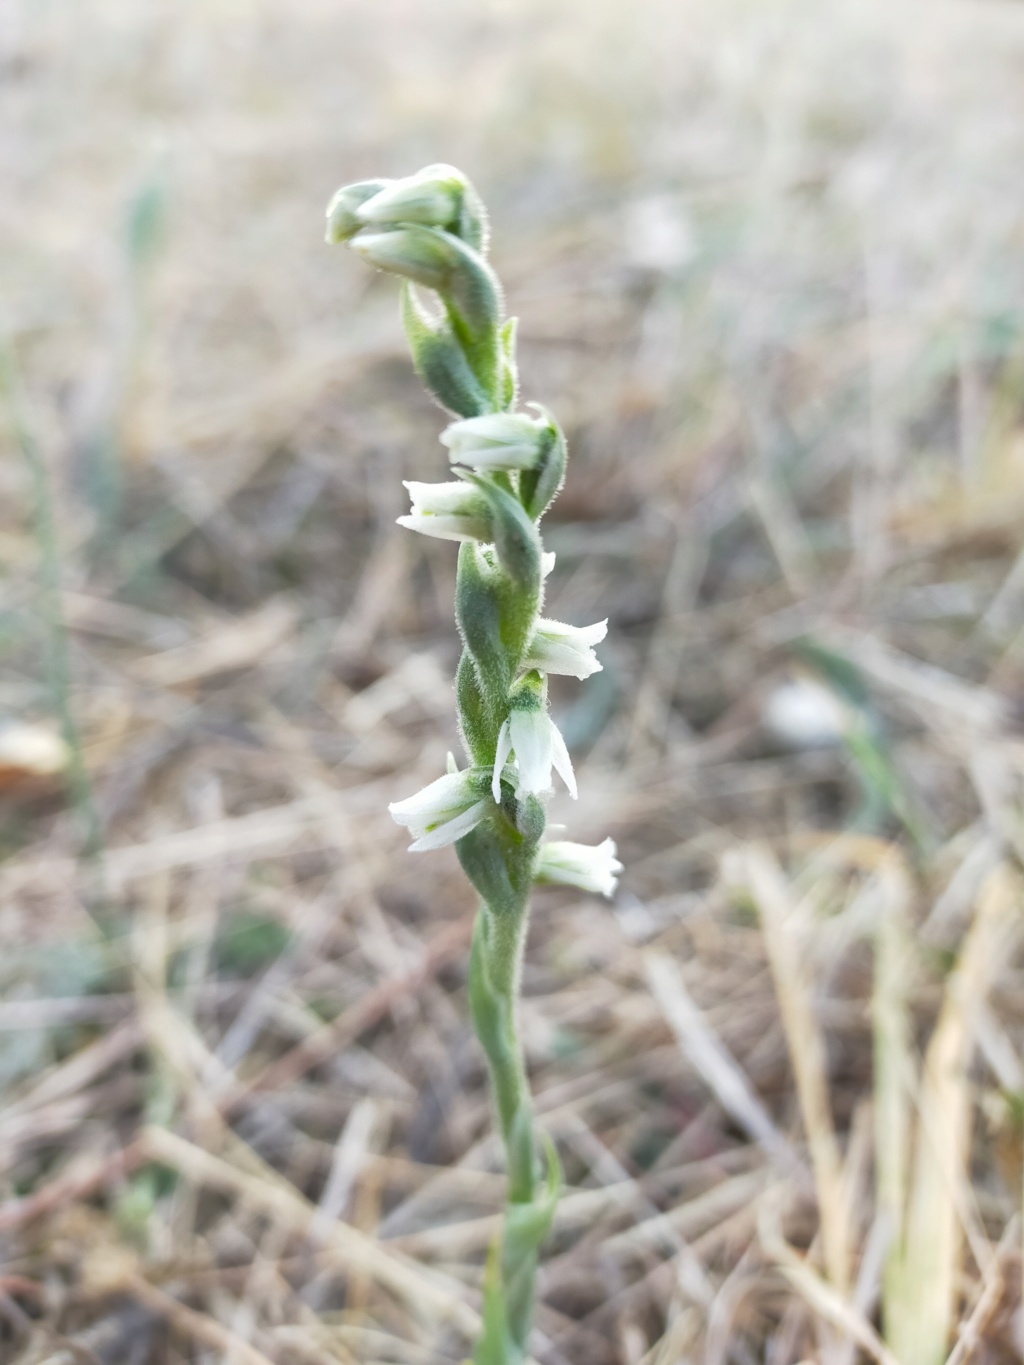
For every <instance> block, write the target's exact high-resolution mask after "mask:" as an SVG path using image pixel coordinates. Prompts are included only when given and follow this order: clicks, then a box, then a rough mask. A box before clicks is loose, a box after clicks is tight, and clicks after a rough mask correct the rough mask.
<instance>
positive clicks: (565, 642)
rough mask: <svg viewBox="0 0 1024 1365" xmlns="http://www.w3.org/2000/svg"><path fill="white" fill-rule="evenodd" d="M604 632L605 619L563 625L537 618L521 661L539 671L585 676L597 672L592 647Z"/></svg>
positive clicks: (605, 629) (606, 631) (572, 676)
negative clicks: (591, 622) (524, 657)
mask: <svg viewBox="0 0 1024 1365" xmlns="http://www.w3.org/2000/svg"><path fill="white" fill-rule="evenodd" d="M607 634H608V622H607V620H604V621H598V622H597V623H596V624H595V625H593V626H567V625H564V624H563V623H562V622H561V621H545V620H538V622H537V626H536V630H535V631H534V635H533V639H532V640H531V641H530V646H529V649H528V650H527V651H526V659H525V660H524V662H525V664H526V666H527V668H537V669H540V671H541V672H542V673H564V674H567V675H568V676H569V677H570V678H589V677H590V675H591V674H592V673H600V672H601V664H600V663H599V662H598V658H597V655H596V654H595V653H594V649H593V646H594V645H596V644H599V643H600V642H601V641H602V640H603V639H604V637H605V636H606V635H607Z"/></svg>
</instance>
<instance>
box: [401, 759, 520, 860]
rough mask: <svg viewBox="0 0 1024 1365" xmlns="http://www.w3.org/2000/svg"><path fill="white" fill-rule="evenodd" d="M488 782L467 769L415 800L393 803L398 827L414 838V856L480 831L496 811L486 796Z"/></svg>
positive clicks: (434, 784) (450, 775) (448, 776)
mask: <svg viewBox="0 0 1024 1365" xmlns="http://www.w3.org/2000/svg"><path fill="white" fill-rule="evenodd" d="M486 791H487V783H486V778H484V779H483V780H482V779H481V775H480V774H479V773H478V772H474V771H473V770H472V769H467V770H466V771H465V772H461V773H445V775H444V777H439V778H438V779H437V780H436V781H435V782H431V783H430V785H429V786H426V787H424V788H423V790H422V791H418V792H417V793H416V795H415V796H407V797H406V798H405V800H404V801H393V802H392V803H391V805H390V806H388V810H389V811H390V812H391V818H392V819H393V820H394V822H395V823H396V824H398V825H404V826H405V827H406V829H407V830H408V831H409V833H410V834H411V835H412V836H413V840H414V842H413V843H411V844H410V845H409V851H410V852H411V853H424V852H426V851H427V850H428V849H432V848H444V846H445V845H446V844H454V843H455V841H456V840H457V839H461V838H462V836H463V835H464V834H468V833H469V831H470V830H471V829H476V827H477V825H478V824H479V823H480V821H481V820H483V819H484V818H485V817H486V816H487V815H488V814H489V812H491V811H492V810H493V809H494V807H493V805H492V804H491V802H490V800H489V798H488V797H487V796H486V795H485V793H486Z"/></svg>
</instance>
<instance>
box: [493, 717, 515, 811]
mask: <svg viewBox="0 0 1024 1365" xmlns="http://www.w3.org/2000/svg"><path fill="white" fill-rule="evenodd" d="M511 752H512V740H511V738H510V736H509V725H508V721H507V720H506V721H505V722H504V724H503V725H502V727H501V729H500V730H499V731H498V747H497V749H496V751H495V754H494V775H493V777H492V778H491V795H492V796H493V797H494V800H495V803H496V804H497V803H499V802H500V801H501V774H502V770H503V768H504V767H505V764H506V763H507V762H508V756H509V754H510V753H511Z"/></svg>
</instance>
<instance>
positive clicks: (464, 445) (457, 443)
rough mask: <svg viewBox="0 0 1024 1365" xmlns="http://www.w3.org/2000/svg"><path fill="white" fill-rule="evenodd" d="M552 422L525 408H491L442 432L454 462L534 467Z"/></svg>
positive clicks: (487, 466)
mask: <svg viewBox="0 0 1024 1365" xmlns="http://www.w3.org/2000/svg"><path fill="white" fill-rule="evenodd" d="M549 430H550V423H548V422H547V421H545V420H543V419H540V420H538V419H537V418H535V417H527V416H526V414H525V413H523V412H489V413H487V414H486V415H485V416H483V417H469V418H467V419H466V420H465V421H461V422H452V423H451V425H450V426H448V427H446V428H445V429H444V431H442V433H441V438H440V439H441V444H442V445H444V446H447V447H448V458H449V460H451V462H452V464H464V465H472V466H473V468H474V469H483V470H491V469H534V468H535V467H536V465H537V461H538V460H539V458H540V455H541V451H542V450H543V449H544V440H543V438H544V434H545V432H547V431H549Z"/></svg>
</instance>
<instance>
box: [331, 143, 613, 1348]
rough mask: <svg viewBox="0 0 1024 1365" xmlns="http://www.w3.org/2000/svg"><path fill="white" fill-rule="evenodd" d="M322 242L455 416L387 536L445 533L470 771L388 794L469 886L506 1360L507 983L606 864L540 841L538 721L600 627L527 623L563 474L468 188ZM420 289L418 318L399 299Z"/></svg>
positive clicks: (522, 1312) (397, 185) (365, 196)
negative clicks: (543, 913)
mask: <svg viewBox="0 0 1024 1365" xmlns="http://www.w3.org/2000/svg"><path fill="white" fill-rule="evenodd" d="M327 220H328V221H327V239H328V241H331V242H348V243H349V244H350V245H351V246H352V248H353V249H354V250H355V251H357V252H358V253H359V255H361V256H362V257H363V258H364V259H365V260H367V261H368V262H369V263H370V264H371V265H375V266H377V267H378V268H379V269H381V270H387V271H389V272H391V273H392V274H396V275H399V276H401V277H402V278H403V279H404V281H405V283H404V286H403V293H402V320H403V322H404V325H405V330H406V335H407V337H408V339H409V344H410V347H411V349H412V354H413V361H414V363H415V366H416V369H417V371H418V372H419V374H420V377H421V378H422V379H423V382H424V383H425V385H426V387H427V389H428V390H429V391H430V393H431V394H432V395H433V396H434V398H436V399H437V401H438V402H439V403H440V404H441V406H442V407H444V408H446V409H447V410H448V411H449V412H450V413H452V414H453V415H454V416H455V418H456V420H455V421H454V422H452V423H451V424H450V425H449V426H448V427H447V428H446V429H445V431H444V432H443V433H442V435H441V442H442V444H443V445H445V446H447V448H448V452H449V458H450V461H451V463H452V465H453V466H455V471H454V472H455V474H456V476H457V479H456V481H455V482H451V483H442V484H421V483H409V484H407V485H406V486H407V488H408V489H409V492H410V495H411V497H412V510H411V512H410V513H409V514H408V515H407V516H404V517H400V518H399V522H400V524H401V525H403V526H406V527H408V528H409V529H410V530H413V531H418V532H420V533H421V534H424V535H431V536H437V537H439V538H441V539H443V540H455V541H459V542H461V544H460V549H459V564H458V575H457V580H456V589H455V617H456V621H457V623H458V627H459V633H460V635H461V636H462V641H463V645H464V649H463V652H462V658H461V659H460V661H459V669H458V674H457V676H456V696H457V699H458V719H459V728H460V731H461V733H462V739H463V744H464V747H465V750H466V755H467V758H468V760H469V764H470V766H469V767H468V768H466V769H464V770H462V771H460V770H459V768H458V765H457V764H456V762H455V760H454V758H452V757H451V756H450V755H449V765H448V771H447V773H446V774H445V775H444V776H443V777H439V778H438V779H437V780H436V781H434V782H432V783H430V785H429V786H428V787H426V788H424V790H423V791H421V792H419V793H417V794H416V795H415V796H411V797H409V798H407V799H406V800H404V801H398V802H395V803H394V804H393V805H392V806H391V807H390V809H391V814H392V815H393V816H394V818H395V820H397V821H398V823H399V824H402V825H406V826H407V827H408V828H409V829H410V830H411V831H412V833H413V834H414V835H415V839H414V842H413V844H412V846H411V847H412V850H413V851H415V852H420V851H423V850H426V849H432V848H441V847H443V846H444V845H445V844H454V845H455V850H456V852H457V854H458V857H459V861H460V863H461V864H462V868H463V871H464V872H465V873H466V876H467V877H468V878H469V880H470V882H471V883H472V884H473V886H474V887H475V888H476V890H477V892H478V893H479V895H480V901H481V904H480V910H479V912H478V914H477V919H476V925H475V929H474V934H473V947H472V951H471V955H470V964H469V977H468V991H469V1006H470V1012H471V1014H472V1017H473V1024H474V1026H475V1028H476V1032H477V1036H478V1038H479V1039H480V1044H481V1047H482V1048H483V1051H484V1055H485V1057H486V1058H487V1067H488V1072H489V1076H490V1081H491V1090H492V1093H493V1097H494V1106H495V1111H496V1116H497V1121H498V1128H499V1130H500V1132H501V1136H502V1140H503V1142H504V1146H505V1159H506V1166H507V1170H508V1199H507V1204H506V1208H505V1217H504V1223H503V1229H502V1235H501V1237H500V1239H499V1240H498V1241H497V1242H496V1243H495V1245H494V1246H493V1247H492V1248H491V1253H490V1255H489V1257H488V1262H487V1269H486V1272H485V1276H484V1314H483V1316H484V1330H483V1334H482V1336H481V1338H480V1341H479V1342H478V1343H477V1347H476V1351H475V1352H474V1356H473V1360H474V1362H475V1365H519V1362H522V1361H523V1360H525V1358H526V1355H527V1353H528V1343H529V1336H530V1322H531V1318H532V1315H533V1298H534V1280H535V1278H536V1271H537V1260H538V1254H539V1250H540V1246H541V1243H542V1242H543V1240H544V1238H545V1237H546V1235H547V1232H548V1229H549V1227H550V1226H551V1220H552V1218H553V1216H554V1211H555V1204H556V1202H557V1199H558V1192H559V1187H560V1183H561V1172H560V1168H559V1164H558V1157H557V1154H556V1152H555V1149H554V1147H553V1145H552V1144H551V1142H550V1140H548V1139H546V1138H543V1139H542V1144H541V1145H542V1147H543V1160H540V1159H539V1153H538V1143H537V1140H536V1135H535V1131H534V1123H533V1106H532V1103H531V1099H530V1088H529V1082H528V1079H527V1074H526V1064H525V1059H524V1056H523V1048H522V1043H521V1041H520V1037H519V1032H518V1021H517V1012H518V1001H519V983H520V975H521V969H522V960H523V951H524V947H525V943H526V933H527V927H528V923H529V901H530V890H531V888H532V887H533V886H534V884H535V883H538V882H562V883H565V884H568V885H571V886H576V887H579V888H581V889H582V890H586V891H596V892H600V893H602V894H604V895H611V894H612V891H613V890H614V887H615V878H616V874H617V873H618V872H620V871H621V866H620V864H619V863H618V862H617V860H616V857H615V845H614V844H613V843H612V841H611V840H610V839H606V840H605V842H604V843H603V844H602V845H600V847H598V848H588V847H586V846H584V845H582V844H571V843H563V842H556V843H544V842H542V837H543V834H544V827H545V823H546V816H545V810H544V803H545V800H546V798H547V796H548V794H549V793H550V791H551V786H552V770H556V771H557V772H558V773H559V774H560V775H561V777H562V779H563V780H564V781H565V783H566V785H567V786H568V787H569V789H570V791H571V793H572V795H573V796H575V795H576V779H575V776H574V774H573V770H572V762H571V760H570V758H569V754H568V752H567V750H566V747H565V742H564V740H563V739H562V736H561V735H560V734H559V732H558V730H557V728H556V726H555V724H554V722H553V721H552V720H551V717H550V716H549V715H548V702H547V675H548V674H549V673H567V674H570V675H571V676H574V677H577V678H586V677H588V676H589V675H590V674H591V673H594V672H597V670H598V669H599V668H600V667H601V665H600V664H599V663H598V661H597V658H596V656H595V654H594V652H593V646H594V645H595V644H596V643H597V642H598V641H599V640H601V639H603V638H604V634H605V625H606V623H605V622H601V623H600V624H599V625H595V626H588V627H583V628H579V627H575V626H568V625H563V624H561V623H560V622H557V621H545V620H543V619H542V618H541V615H540V610H541V605H542V602H543V596H544V578H545V575H546V573H547V572H548V571H549V570H550V567H551V561H552V560H553V558H554V557H553V556H546V555H545V554H544V552H543V546H542V544H541V538H540V531H539V523H540V520H541V518H542V517H543V515H544V513H545V512H546V511H547V509H548V507H549V505H550V504H551V502H552V501H553V500H554V498H555V497H556V496H557V494H558V491H559V489H560V488H561V486H562V481H563V478H564V476H565V459H566V448H565V438H564V436H563V435H562V432H561V431H560V429H559V427H558V424H557V423H556V422H555V420H554V418H553V417H551V415H550V414H549V413H548V412H547V411H546V410H545V409H543V408H540V407H539V406H538V405H537V404H532V405H531V406H532V407H534V408H535V409H536V410H537V413H538V415H537V416H531V415H529V414H527V413H523V412H517V411H515V407H516V399H517V394H518V380H517V374H516V361H515V319H507V320H503V318H502V295H501V286H500V284H499V283H498V280H497V278H496V277H495V275H494V272H493V271H492V270H491V268H490V266H489V265H488V263H487V259H486V253H487V224H486V216H485V213H484V208H483V205H482V203H481V202H480V199H479V197H478V195H477V194H476V192H475V190H474V189H473V187H472V186H471V185H470V183H469V181H468V180H467V179H466V177H465V176H464V175H462V174H461V172H459V171H456V170H455V169H454V168H453V167H451V166H428V167H427V168H426V169H425V170H423V171H420V172H419V173H418V174H417V175H414V176H409V177H407V178H406V179H404V180H395V181H390V180H366V181H362V182H360V183H359V184H355V185H346V186H344V187H343V188H342V189H340V190H339V191H338V193H337V194H336V195H335V196H334V199H333V200H332V201H331V204H330V206H329V207H328V210H327ZM417 286H418V287H419V288H421V289H424V288H425V289H429V290H432V291H434V294H435V296H436V303H437V304H438V305H439V307H438V308H436V309H433V310H431V309H428V308H426V307H425V306H424V305H423V303H422V301H421V299H420V297H419V295H418V294H417V292H416V288H417Z"/></svg>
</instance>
